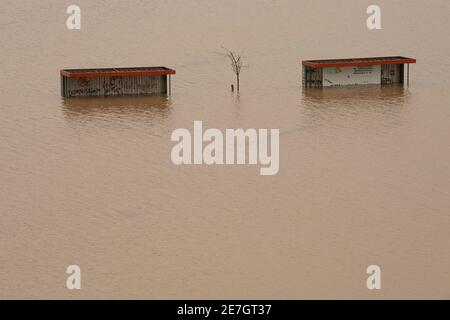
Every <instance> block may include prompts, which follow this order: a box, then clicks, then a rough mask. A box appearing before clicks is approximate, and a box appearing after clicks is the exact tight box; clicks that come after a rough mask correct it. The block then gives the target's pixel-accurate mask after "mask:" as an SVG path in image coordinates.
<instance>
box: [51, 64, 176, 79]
mask: <svg viewBox="0 0 450 320" xmlns="http://www.w3.org/2000/svg"><path fill="white" fill-rule="evenodd" d="M111 69H112V68H111ZM111 69H83V70H79V71H78V70H76V69H62V70H60V74H61V75H62V76H64V77H68V78H95V77H138V76H161V75H171V74H176V71H175V70H173V69H169V68H166V67H156V68H155V69H154V70H145V68H143V69H142V70H139V68H119V69H117V70H116V71H114V70H111ZM121 69H136V70H127V71H123V70H121ZM97 70H98V71H97Z"/></svg>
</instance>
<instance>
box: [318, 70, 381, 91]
mask: <svg viewBox="0 0 450 320" xmlns="http://www.w3.org/2000/svg"><path fill="white" fill-rule="evenodd" d="M322 84H323V86H324V87H332V86H347V85H355V84H381V66H380V65H376V66H366V67H345V68H324V69H323V82H322Z"/></svg>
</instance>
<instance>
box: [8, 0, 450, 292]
mask: <svg viewBox="0 0 450 320" xmlns="http://www.w3.org/2000/svg"><path fill="white" fill-rule="evenodd" d="M377 3H378V4H379V5H381V7H382V19H383V20H382V27H383V29H382V30H379V31H369V30H368V29H367V27H366V18H367V14H366V8H367V6H369V5H370V4H372V1H360V0H358V1H356V0H353V1H345V2H343V1H331V0H329V1H316V0H311V1H309V0H308V1H298V0H289V1H288V0H284V1H269V0H258V1H256V0H246V1H241V0H232V1H218V0H214V1H212V0H203V1H201V0H197V1H194V0H192V1H118V0H117V1H106V0H103V1H100V0H97V1H92V0H89V1H88V0H80V1H77V4H78V5H80V6H81V10H82V12H81V14H82V29H81V30H80V31H69V30H67V29H66V27H65V20H66V18H67V16H68V15H67V14H66V13H65V10H66V7H67V6H68V5H69V4H71V3H70V2H68V3H65V2H64V1H50V0H44V1H12V0H2V1H1V4H0V8H1V10H0V28H1V30H0V32H1V37H0V47H1V51H0V68H1V77H0V87H1V97H0V111H1V116H0V137H1V139H0V201H1V203H0V298H26V299H30V298H44V299H47V298H63V299H66V298H105V299H107V298H113V299H115V298H125V299H132V298H149V299H155V298H158V299H174V298H179V299H186V298H192V299H194V298H206V299H210V298H223V299H226V298H235V299H244V298H249V299H300V298H325V299H328V298H343V299H348V298H363V299H366V298H388V299H391V298H411V299H415V298H438V299H440V298H447V299H448V298H450V250H449V245H450V191H449V190H450V143H449V137H450V91H449V86H450V76H449V75H450V60H449V56H450V45H449V42H448V39H449V38H450V22H449V21H450V19H449V17H448V15H449V13H450V3H449V2H448V1H446V0H442V1H439V0H432V1H419V0H416V1H411V0H408V1H406V0H404V1H377ZM222 45H223V46H226V47H229V48H232V49H237V50H239V51H242V53H243V55H244V58H245V61H246V62H247V63H248V64H249V68H247V69H245V70H244V72H243V74H242V79H241V86H242V87H241V94H240V97H237V96H236V95H233V94H231V92H230V84H231V82H232V81H233V74H232V72H231V71H230V69H229V65H228V62H227V60H226V59H225V58H224V57H223V56H222V55H221V54H220V53H221V46H222ZM384 55H405V56H412V57H414V58H417V59H418V64H416V65H412V67H411V85H410V87H409V88H408V89H406V88H403V87H398V86H393V87H383V88H380V87H366V88H347V89H345V88H342V89H329V90H310V91H304V90H302V88H301V74H300V61H301V60H302V59H319V58H340V57H359V56H384ZM152 65H164V66H168V67H173V68H175V69H176V70H177V75H176V76H174V77H173V81H172V84H173V87H172V88H173V95H172V96H171V97H170V98H163V97H139V98H136V97H135V98H112V99H110V98H108V99H101V98H100V99H73V100H67V101H63V100H62V99H61V98H60V96H59V84H60V83H59V73H58V71H59V69H60V68H77V67H82V68H88V67H121V66H122V67H124V66H152ZM194 120H203V122H204V126H205V127H211V128H220V129H225V128H239V127H243V128H280V132H281V135H280V171H279V173H278V175H276V176H261V175H259V169H258V168H257V167H255V166H211V167H209V166H179V167H177V166H175V165H173V164H172V162H171V160H170V151H171V148H172V146H173V145H174V143H172V142H171V141H170V135H171V133H172V131H173V130H174V129H177V128H189V129H191V130H192V127H193V121H194ZM71 264H77V265H79V266H80V267H81V269H82V289H81V290H79V291H76V290H75V291H69V290H67V289H66V277H67V275H66V273H65V271H66V268H67V266H68V265H71ZM371 264H377V265H379V266H380V267H381V269H382V290H380V291H369V290H368V289H367V288H366V278H367V275H366V268H367V266H368V265H371Z"/></svg>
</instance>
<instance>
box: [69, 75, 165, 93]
mask: <svg viewBox="0 0 450 320" xmlns="http://www.w3.org/2000/svg"><path fill="white" fill-rule="evenodd" d="M147 94H167V76H166V75H161V76H132V77H94V78H69V77H64V76H61V96H63V97H90V96H121V95H147Z"/></svg>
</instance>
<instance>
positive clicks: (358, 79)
mask: <svg viewBox="0 0 450 320" xmlns="http://www.w3.org/2000/svg"><path fill="white" fill-rule="evenodd" d="M411 63H416V60H415V59H412V58H406V57H399V56H398V57H378V58H356V59H330V60H304V61H303V62H302V70H303V78H302V79H303V81H302V82H303V87H306V88H322V87H333V86H345V85H362V84H378V85H380V84H381V85H385V84H393V83H404V82H406V83H407V84H409V64H411ZM405 66H406V68H405ZM405 69H406V70H405ZM405 78H406V79H405Z"/></svg>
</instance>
